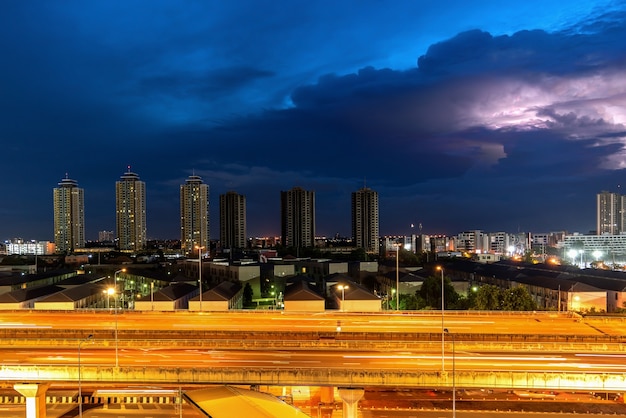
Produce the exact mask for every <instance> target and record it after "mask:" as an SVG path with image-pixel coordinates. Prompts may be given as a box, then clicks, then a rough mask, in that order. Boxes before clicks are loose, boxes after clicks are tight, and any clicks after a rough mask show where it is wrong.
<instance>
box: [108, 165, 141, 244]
mask: <svg viewBox="0 0 626 418" xmlns="http://www.w3.org/2000/svg"><path fill="white" fill-rule="evenodd" d="M115 215H116V233H117V239H118V247H119V249H120V250H126V251H139V250H142V249H144V248H145V247H146V183H144V182H143V181H141V180H139V176H138V175H137V174H136V173H133V172H131V171H130V167H128V171H127V172H126V173H124V174H123V175H122V176H121V177H120V180H119V181H117V182H116V183H115Z"/></svg>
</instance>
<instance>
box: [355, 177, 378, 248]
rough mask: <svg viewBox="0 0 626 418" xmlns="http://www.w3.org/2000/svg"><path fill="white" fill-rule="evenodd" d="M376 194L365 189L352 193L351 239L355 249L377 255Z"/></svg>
mask: <svg viewBox="0 0 626 418" xmlns="http://www.w3.org/2000/svg"><path fill="white" fill-rule="evenodd" d="M378 232H379V231H378V193H377V192H375V191H373V190H372V189H369V188H367V187H364V188H362V189H361V190H358V191H356V192H352V237H353V239H354V242H355V243H356V247H357V248H363V249H365V251H367V252H368V253H374V254H378Z"/></svg>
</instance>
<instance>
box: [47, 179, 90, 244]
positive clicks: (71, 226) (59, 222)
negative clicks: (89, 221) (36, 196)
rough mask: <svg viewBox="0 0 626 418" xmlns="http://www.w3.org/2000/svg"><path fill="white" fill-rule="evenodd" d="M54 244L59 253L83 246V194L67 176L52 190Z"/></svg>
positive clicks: (76, 184)
mask: <svg viewBox="0 0 626 418" xmlns="http://www.w3.org/2000/svg"><path fill="white" fill-rule="evenodd" d="M53 203H54V243H55V244H56V249H57V251H59V252H72V251H74V249H75V248H83V247H84V246H85V194H84V191H83V189H81V188H79V187H78V183H77V182H76V181H75V180H71V179H69V178H68V177H67V176H66V177H65V178H64V179H63V180H61V182H60V183H59V187H56V188H55V189H54V190H53Z"/></svg>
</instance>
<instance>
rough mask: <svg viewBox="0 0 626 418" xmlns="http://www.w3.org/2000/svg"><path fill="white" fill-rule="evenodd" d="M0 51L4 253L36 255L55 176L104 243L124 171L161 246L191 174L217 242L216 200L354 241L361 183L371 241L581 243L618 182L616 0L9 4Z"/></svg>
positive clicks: (625, 14) (622, 111)
mask: <svg viewBox="0 0 626 418" xmlns="http://www.w3.org/2000/svg"><path fill="white" fill-rule="evenodd" d="M0 53H1V54H2V60H1V61H0V110H1V112H0V138H1V144H2V150H1V152H0V163H1V164H2V180H0V239H2V240H4V239H10V238H15V237H21V238H24V239H38V240H52V239H53V212H52V189H53V188H54V187H57V183H58V182H60V181H61V179H62V178H64V177H65V176H66V173H67V175H68V176H69V177H70V178H71V179H74V180H76V181H77V182H78V185H79V187H82V188H83V189H84V190H85V213H86V233H87V238H88V239H91V240H94V239H97V233H98V231H100V230H115V182H116V181H117V180H118V179H119V177H120V176H121V175H122V174H123V173H124V172H125V171H126V170H127V166H129V165H130V166H131V167H132V171H133V172H136V173H137V174H139V176H140V177H141V180H143V181H145V182H146V190H147V211H148V212H147V226H148V236H149V238H163V239H166V238H179V230H180V220H179V219H180V209H179V186H180V184H183V183H184V181H185V179H186V178H187V177H188V176H189V175H191V174H196V175H199V176H201V177H202V178H203V180H204V181H205V183H207V184H209V186H210V194H211V197H210V204H211V236H212V237H213V238H215V237H218V236H219V218H218V216H219V211H218V208H219V197H218V196H219V195H220V194H222V193H225V192H227V191H229V190H234V191H236V192H238V193H241V194H244V195H245V196H246V198H247V207H248V211H247V216H248V235H249V236H254V235H256V236H261V235H279V234H280V219H279V217H280V191H281V190H288V189H291V188H292V187H295V186H300V187H303V188H305V189H307V190H314V191H315V192H316V200H317V202H316V217H317V234H318V235H327V236H330V235H334V234H336V233H339V234H340V235H343V236H350V235H351V224H350V216H351V215H350V193H351V192H353V191H355V190H358V189H360V188H362V187H363V186H364V185H367V187H370V188H372V189H374V190H376V191H377V192H378V193H379V198H380V232H381V234H382V235H392V234H410V233H418V232H419V230H418V225H420V224H421V225H422V228H423V229H422V232H423V233H427V234H436V233H445V234H456V233H458V232H461V231H464V230H469V229H482V230H485V231H487V232H496V231H506V232H518V231H526V232H549V231H557V230H567V231H570V232H573V231H576V232H582V233H587V232H588V231H589V230H592V229H594V228H595V198H596V193H598V192H599V191H601V190H609V191H614V192H620V184H621V183H622V182H623V180H624V174H625V172H624V171H625V170H624V167H626V165H625V157H626V150H625V148H624V145H625V144H626V128H625V126H624V124H625V123H626V2H623V1H600V0H598V1H590V0H581V1H579V0H570V1H546V0H525V1H523V2H522V1H502V0H473V1H467V0H462V1H445V0H444V1H421V0H410V1H401V0H397V1H382V0H359V1H343V0H342V1H337V0H333V1H323V0H318V1H299V0H296V1H276V0H268V1H247V0H233V1H228V2H227V1H180V0H172V1H161V0H145V1H144V0H128V1H111V0H106V1H98V0H90V1H84V0H76V1H72V0H63V1H49V0H45V1H43V0H42V1H36V0H6V1H3V2H1V4H0ZM411 224H413V225H414V227H413V228H411Z"/></svg>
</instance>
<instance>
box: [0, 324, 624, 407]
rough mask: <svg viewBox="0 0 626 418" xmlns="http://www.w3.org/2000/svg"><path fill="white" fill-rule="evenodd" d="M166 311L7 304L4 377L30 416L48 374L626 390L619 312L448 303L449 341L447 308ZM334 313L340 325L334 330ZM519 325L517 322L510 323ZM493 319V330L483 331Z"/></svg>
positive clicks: (171, 381)
mask: <svg viewBox="0 0 626 418" xmlns="http://www.w3.org/2000/svg"><path fill="white" fill-rule="evenodd" d="M170 315H171V316H165V315H163V314H157V313H155V314H154V315H153V316H150V315H147V316H146V315H136V314H133V313H124V314H123V315H117V314H115V315H113V316H112V315H111V314H110V313H107V312H104V313H102V312H89V313H83V314H81V313H80V312H78V313H75V312H71V313H70V312H68V313H65V314H63V315H60V316H59V313H58V312H54V313H49V314H48V315H46V314H45V313H41V312H38V313H36V314H32V315H31V313H27V314H24V313H23V312H20V313H15V314H14V315H13V316H11V315H10V314H6V313H2V314H0V337H2V340H1V342H0V354H1V355H2V358H3V362H2V364H1V366H0V382H4V384H6V385H14V387H15V389H16V390H17V391H19V392H20V393H22V394H24V395H25V396H26V397H27V399H29V402H30V403H31V405H32V406H31V407H30V409H31V410H34V411H39V412H38V413H39V415H32V416H38V417H43V416H45V415H41V411H42V409H43V410H45V407H44V408H42V399H43V400H44V406H45V390H46V388H47V387H48V386H50V385H52V386H54V385H65V386H67V385H74V384H76V385H77V384H78V383H79V380H80V381H82V382H83V384H86V385H88V384H94V383H97V384H101V385H113V386H115V385H118V384H129V383H141V384H160V385H161V384H162V385H183V386H184V385H189V384H195V385H198V384H200V385H202V384H207V385H208V384H246V385H269V386H272V385H280V386H292V385H294V386H302V385H311V386H326V387H343V388H362V387H368V386H390V387H412V388H447V389H451V388H453V387H455V388H502V389H520V390H582V391H615V392H626V364H624V361H623V358H624V354H625V353H624V351H626V350H625V346H624V341H625V338H626V337H625V335H626V332H625V331H624V328H625V327H626V324H625V321H624V320H623V319H603V320H600V321H598V322H594V323H593V324H589V323H584V322H582V321H580V320H579V319H575V318H571V317H560V316H554V315H552V316H550V315H549V314H540V315H537V314H534V315H533V314H530V315H527V316H521V315H518V316H511V317H510V318H507V317H501V316H493V317H490V316H485V315H481V319H480V320H477V319H476V317H473V316H470V315H455V316H452V315H449V316H448V318H447V322H446V326H447V327H449V329H450V330H452V333H451V335H447V336H445V338H446V339H445V341H442V334H441V333H439V332H437V331H438V330H439V329H440V326H441V325H440V322H439V321H440V318H439V317H438V316H434V315H428V314H426V315H418V314H415V315H406V314H403V315H399V316H396V317H393V316H391V315H374V316H370V315H350V316H348V315H331V316H328V315H323V316H321V317H319V318H313V317H312V316H311V315H310V314H309V315H306V314H303V315H301V316H289V317H285V316H283V315H282V314H280V313H274V314H271V315H270V314H267V313H261V314H259V315H257V316H255V315H254V314H250V313H245V314H244V313H242V314H241V315H232V314H228V315H226V316H224V315H223V314H220V315H203V314H202V313H201V314H196V315H189V314H185V315H176V314H170ZM433 317H434V319H433ZM113 318H114V322H113V321H111V320H112V319H113ZM485 318H486V319H485ZM165 320H167V322H166V321H165ZM224 321H228V322H227V323H224ZM337 321H341V323H342V325H343V326H342V331H341V332H337V331H332V330H333V329H334V327H335V324H336V323H337ZM67 323H72V327H71V329H68V327H67ZM366 323H367V324H366ZM381 323H382V325H381ZM486 323H488V324H489V326H488V327H486V326H485V324H486ZM268 324H269V325H268ZM277 324H278V325H277ZM112 325H114V326H115V329H112ZM368 327H370V328H368ZM515 328H517V329H519V331H518V332H517V333H511V329H515ZM486 329H487V330H489V331H490V333H483V332H482V331H485V330H486ZM529 330H532V331H533V333H528V331H529ZM87 333H89V334H90V335H93V341H90V343H89V344H88V345H87V344H83V346H82V353H83V362H82V364H81V362H80V360H78V359H77V356H76V351H77V348H78V346H79V342H80V341H83V340H84V337H85V335H86V334H87ZM453 339H454V340H453ZM218 351H219V352H218ZM215 352H218V354H217V355H214V353H215ZM118 357H119V362H118ZM114 358H115V361H113V359H114ZM444 362H445V366H444ZM312 365H314V366H312ZM79 375H80V379H79Z"/></svg>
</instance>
